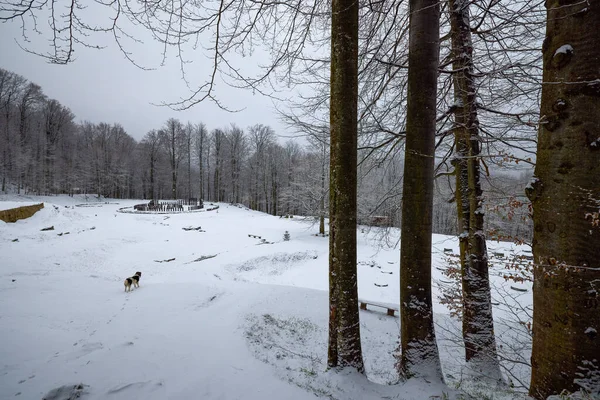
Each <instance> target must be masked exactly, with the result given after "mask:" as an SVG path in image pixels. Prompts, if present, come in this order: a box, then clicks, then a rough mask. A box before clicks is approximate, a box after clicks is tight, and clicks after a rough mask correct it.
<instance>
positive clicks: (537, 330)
mask: <svg viewBox="0 0 600 400" xmlns="http://www.w3.org/2000/svg"><path fill="white" fill-rule="evenodd" d="M546 8H547V24H546V39H545V40H544V45H543V60H544V75H543V82H544V85H543V87H542V101H541V112H540V115H541V119H540V121H541V124H540V128H539V134H538V149H537V162H536V167H535V178H534V181H533V182H532V183H531V184H530V185H529V186H528V189H527V195H528V197H529V199H530V200H531V202H532V205H533V225H534V236H533V256H534V260H535V265H534V283H533V307H534V308H533V350H532V356H531V366H532V371H531V386H530V390H529V393H530V395H531V396H533V397H535V398H536V399H545V398H546V397H547V396H549V395H552V394H559V393H560V392H561V391H563V390H567V391H569V392H573V391H577V390H579V389H583V390H585V391H587V392H588V393H591V396H590V398H596V396H600V342H599V340H600V337H599V336H598V332H599V331H600V309H599V303H600V216H599V214H600V69H599V67H598V66H599V64H600V46H598V29H597V27H599V26H600V2H599V1H588V2H564V1H559V0H548V1H547V2H546Z"/></svg>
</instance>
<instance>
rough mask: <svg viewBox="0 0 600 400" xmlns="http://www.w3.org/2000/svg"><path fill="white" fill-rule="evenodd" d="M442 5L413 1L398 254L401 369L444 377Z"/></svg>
mask: <svg viewBox="0 0 600 400" xmlns="http://www.w3.org/2000/svg"><path fill="white" fill-rule="evenodd" d="M439 22H440V6H439V3H438V2H437V0H411V1H410V22H409V29H410V30H409V32H410V38H409V56H408V97H407V101H408V105H407V115H406V118H407V119H406V132H407V134H406V147H405V161H404V187H403V191H402V237H401V252H400V314H401V326H400V333H401V335H400V339H401V340H400V341H401V349H402V355H401V359H400V362H399V363H398V368H399V373H400V375H401V376H403V377H405V378H409V377H413V376H414V377H422V378H428V379H431V380H435V381H443V376H442V372H441V366H440V358H439V354H438V348H437V343H436V340H435V330H434V326H433V309H432V300H431V235H432V214H433V176H434V155H435V149H434V145H435V143H434V141H435V131H436V126H435V125H436V115H435V113H436V95H437V76H438V60H439Z"/></svg>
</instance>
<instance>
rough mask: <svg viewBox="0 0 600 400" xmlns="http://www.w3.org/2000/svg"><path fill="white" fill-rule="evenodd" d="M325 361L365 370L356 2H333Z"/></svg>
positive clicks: (352, 0) (339, 365)
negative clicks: (359, 258)
mask: <svg viewBox="0 0 600 400" xmlns="http://www.w3.org/2000/svg"><path fill="white" fill-rule="evenodd" d="M331 12H332V22H331V78H330V79H331V89H330V90H331V98H330V117H329V118H330V129H331V162H330V176H331V183H330V192H329V195H330V205H329V207H330V208H329V215H330V218H331V219H330V236H329V349H328V350H329V351H328V365H329V367H340V368H343V367H352V368H355V369H356V370H357V371H359V372H361V373H362V372H364V364H363V358H362V349H361V344H360V321H359V310H358V286H357V271H356V175H357V172H356V169H357V107H358V2H357V1H355V0H333V1H332V4H331Z"/></svg>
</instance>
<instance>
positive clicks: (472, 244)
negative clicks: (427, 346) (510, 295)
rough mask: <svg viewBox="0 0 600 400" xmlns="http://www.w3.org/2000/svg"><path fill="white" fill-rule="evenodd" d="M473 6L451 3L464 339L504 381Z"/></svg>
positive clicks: (477, 366) (475, 362) (473, 355)
mask: <svg viewBox="0 0 600 400" xmlns="http://www.w3.org/2000/svg"><path fill="white" fill-rule="evenodd" d="M469 4H470V2H468V1H465V0H450V2H449V12H450V24H451V37H452V53H453V59H454V61H453V69H454V74H453V85H454V99H455V101H454V103H455V106H456V109H455V112H454V121H455V127H454V136H455V148H456V158H455V161H454V168H455V173H456V207H457V213H458V231H459V241H460V262H461V270H462V289H463V321H462V322H463V340H464V343H465V355H466V360H467V361H469V362H470V363H469V366H470V367H471V368H473V369H474V370H475V371H474V372H478V373H480V374H481V375H483V376H484V377H487V378H490V379H492V380H501V379H502V375H501V373H500V365H499V363H498V357H497V351H496V337H495V335H494V319H493V317H492V297H491V291H490V281H489V275H488V256H487V248H486V243H485V233H484V230H483V218H484V212H483V191H482V189H481V181H480V169H479V158H478V157H479V155H480V140H481V137H480V135H479V121H478V118H477V105H476V94H477V88H476V86H475V80H474V77H473V46H472V42H471V26H470V15H469Z"/></svg>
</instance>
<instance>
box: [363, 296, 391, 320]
mask: <svg viewBox="0 0 600 400" xmlns="http://www.w3.org/2000/svg"><path fill="white" fill-rule="evenodd" d="M358 302H359V303H360V309H361V310H367V309H368V308H367V306H371V307H377V308H383V309H384V310H386V311H387V315H389V316H390V317H394V316H395V315H396V313H397V312H399V311H400V310H399V309H398V307H397V306H395V305H393V304H385V303H375V302H372V301H366V300H360V299H359V300H358Z"/></svg>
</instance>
